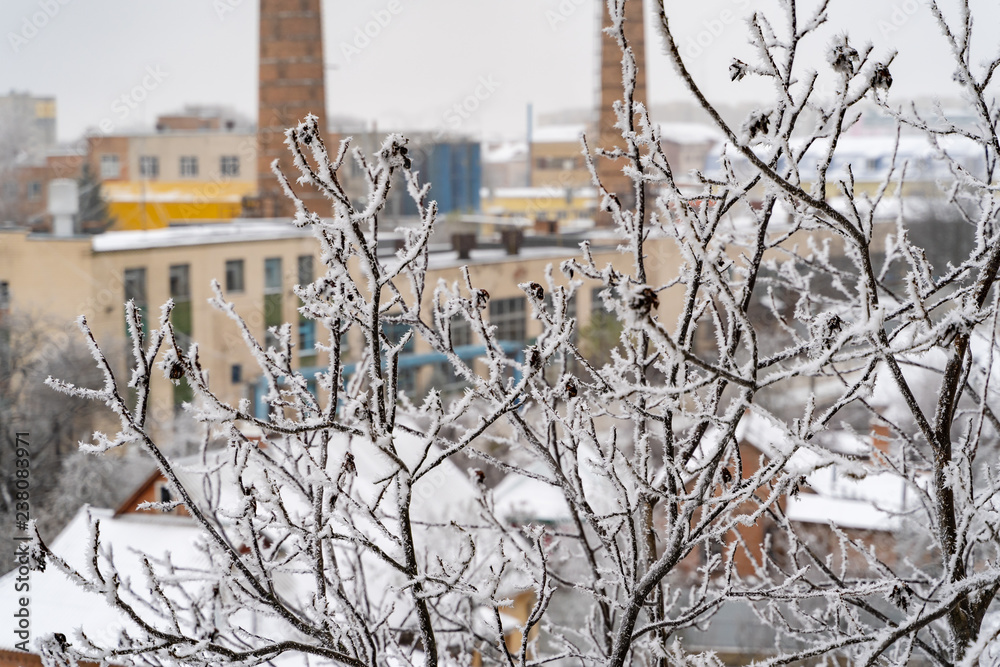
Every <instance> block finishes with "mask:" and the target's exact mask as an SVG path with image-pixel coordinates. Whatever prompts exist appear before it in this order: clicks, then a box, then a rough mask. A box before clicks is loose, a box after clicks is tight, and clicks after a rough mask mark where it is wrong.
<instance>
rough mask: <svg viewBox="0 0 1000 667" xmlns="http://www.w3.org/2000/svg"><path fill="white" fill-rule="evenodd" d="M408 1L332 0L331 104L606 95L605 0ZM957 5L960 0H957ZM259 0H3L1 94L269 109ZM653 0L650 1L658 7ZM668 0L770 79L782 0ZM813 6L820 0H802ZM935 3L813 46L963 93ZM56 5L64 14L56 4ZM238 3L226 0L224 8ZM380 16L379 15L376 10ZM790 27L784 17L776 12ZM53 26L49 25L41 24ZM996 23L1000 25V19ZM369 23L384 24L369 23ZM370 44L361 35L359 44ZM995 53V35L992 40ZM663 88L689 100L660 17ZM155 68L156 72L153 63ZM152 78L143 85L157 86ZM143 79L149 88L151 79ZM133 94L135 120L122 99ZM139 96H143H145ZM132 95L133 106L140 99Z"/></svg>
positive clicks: (418, 110) (724, 57)
mask: <svg viewBox="0 0 1000 667" xmlns="http://www.w3.org/2000/svg"><path fill="white" fill-rule="evenodd" d="M394 2H395V3H398V5H394V6H395V7H398V9H399V11H398V13H396V14H395V15H392V17H391V20H390V21H388V23H387V25H385V26H384V27H382V26H379V30H378V32H377V34H376V36H375V37H373V38H371V39H370V40H369V43H368V44H367V45H365V44H364V42H363V41H355V40H356V39H357V37H358V30H359V29H361V30H364V28H365V24H366V23H367V22H370V21H372V20H373V17H375V16H377V15H378V14H379V13H380V12H381V16H382V18H383V22H385V17H386V16H387V15H389V13H388V11H387V10H388V8H389V7H390V0H326V1H325V2H324V3H323V10H324V12H325V14H324V23H325V25H324V30H325V39H326V60H327V62H328V64H329V67H330V69H329V70H328V71H327V80H326V81H327V106H328V113H329V114H330V115H332V116H353V117H358V118H363V119H366V120H367V121H368V122H369V123H371V122H377V123H378V127H379V128H380V129H389V128H392V129H397V128H400V129H418V128H419V129H429V128H434V127H437V126H440V125H442V124H444V123H445V122H446V121H445V113H446V112H447V111H448V109H449V108H451V107H452V106H453V105H454V104H456V103H459V102H461V101H462V100H463V99H464V98H466V96H468V95H470V94H473V93H475V91H476V89H477V87H479V86H480V82H481V81H489V82H490V83H491V85H490V86H489V87H488V88H486V87H480V88H479V90H480V91H481V93H482V92H483V91H487V90H489V91H490V92H488V93H487V94H485V95H483V97H485V98H486V99H484V100H483V101H482V102H481V104H479V108H478V109H477V110H476V112H475V113H473V114H471V115H470V117H469V118H468V119H467V120H465V121H464V123H463V125H462V127H461V130H463V131H466V132H469V133H471V134H474V135H478V136H482V137H493V136H497V135H504V136H515V135H517V134H518V133H520V132H521V131H522V130H523V127H524V124H525V111H526V106H527V104H528V103H529V102H532V103H533V104H534V108H535V112H536V115H538V114H540V113H547V112H551V111H556V110H561V109H574V108H588V107H592V106H593V105H594V101H595V99H596V90H597V82H596V77H597V52H598V51H597V48H598V47H597V37H596V28H595V26H596V25H597V20H598V12H599V10H600V7H599V6H600V5H602V4H603V3H602V2H598V0H394ZM943 2H944V4H945V5H946V6H947V5H948V3H949V0H943ZM257 4H258V3H257V2H256V1H255V0H166V1H164V0H95V1H88V0H0V33H2V36H3V43H2V44H0V91H3V92H6V91H8V90H11V89H14V90H18V91H30V92H31V93H33V94H38V95H54V96H55V97H56V98H57V104H58V113H59V119H58V128H59V130H58V131H59V137H60V139H63V140H67V139H74V138H77V137H79V136H80V135H81V134H82V133H83V131H84V130H85V129H87V128H88V127H96V126H97V125H98V124H99V123H100V122H101V121H102V120H103V119H105V118H110V119H112V120H113V121H114V122H115V126H116V128H125V127H130V126H136V125H139V126H142V125H145V126H147V127H148V126H150V125H151V124H152V123H153V121H154V120H155V117H156V116H157V115H158V114H160V113H164V112H170V111H175V110H179V109H180V108H181V107H183V105H185V104H227V105H231V106H234V107H235V108H237V109H238V110H239V111H241V112H243V113H244V114H245V115H247V116H248V117H250V118H251V119H253V118H255V116H256V104H257V103H256V99H257V98H256V77H257V71H256V68H257ZM653 4H654V3H653V2H652V1H651V0H647V10H648V11H650V12H652V10H653V6H652V5H653ZM694 4H695V3H692V2H690V1H689V0H684V1H679V0H668V3H667V7H668V11H671V12H676V14H677V18H676V19H675V20H676V22H677V23H676V27H675V30H676V32H677V34H678V36H679V39H680V42H681V47H682V49H683V50H684V52H685V53H686V54H687V55H688V56H689V58H688V59H689V62H690V67H691V69H692V71H693V72H694V73H695V75H696V76H697V77H699V78H700V79H701V80H703V81H705V83H706V89H707V91H708V92H709V94H710V95H712V96H714V97H715V98H716V99H721V100H729V101H739V100H746V99H752V98H754V97H756V96H760V95H761V94H762V93H764V92H766V88H763V87H762V84H761V83H759V82H754V81H751V80H750V79H749V78H748V79H745V80H743V81H741V82H738V83H730V82H729V81H728V78H727V77H726V68H727V64H728V62H729V61H730V59H731V58H732V57H733V56H738V57H742V58H743V59H744V60H748V61H751V60H752V53H751V52H750V51H749V50H748V48H747V47H746V46H744V36H745V34H746V26H745V23H744V22H743V20H742V18H741V17H743V16H745V15H746V14H747V13H748V12H749V11H752V10H753V9H761V10H764V11H767V10H768V9H769V8H773V5H774V0H707V1H703V2H700V3H697V4H698V7H692V6H691V5H694ZM800 4H801V5H802V6H803V7H808V6H811V4H812V3H810V2H802V3H800ZM924 4H925V2H924V0H919V2H918V0H832V2H831V5H832V8H831V11H830V27H829V29H828V31H827V32H825V33H824V37H823V38H822V39H820V40H817V41H816V42H815V43H814V48H815V51H814V54H815V55H816V64H817V65H818V66H822V64H823V63H822V59H820V58H819V55H821V54H822V53H823V52H824V51H825V47H826V43H825V41H824V40H826V39H829V37H830V36H831V35H832V34H833V32H834V31H835V30H839V31H847V32H849V34H850V36H851V39H852V42H856V43H858V44H859V45H860V44H861V43H863V42H866V41H870V42H872V43H873V45H874V47H875V52H876V54H878V55H882V56H884V54H886V53H887V52H889V51H891V50H893V49H896V50H898V51H899V52H900V55H899V56H898V57H897V60H896V62H895V63H894V64H893V68H892V72H893V76H894V78H895V81H896V83H895V85H894V86H893V88H892V91H891V92H892V95H893V96H894V97H895V98H896V99H898V100H899V101H900V102H902V101H904V99H905V97H906V96H912V95H945V96H950V95H951V94H952V93H953V92H954V91H953V89H952V88H951V85H952V84H951V83H950V80H951V73H952V71H953V70H954V67H953V66H951V65H950V64H949V63H948V60H947V58H946V57H945V54H944V51H943V44H944V40H943V37H942V36H941V33H940V31H939V30H938V29H937V27H936V26H935V25H934V23H933V22H932V20H931V19H930V17H929V15H928V13H927V10H926V8H925V7H924ZM977 4H978V5H979V7H978V8H977V9H978V11H979V14H977V19H978V25H980V26H982V27H984V28H987V29H990V28H991V27H993V28H995V26H997V25H998V24H1000V7H998V5H1000V3H997V2H996V1H995V0H980V1H979V2H978V3H977ZM46 7H47V8H48V9H47V13H48V14H53V15H52V16H51V17H50V16H48V15H47V14H46ZM224 10H225V11H224ZM373 13H374V14H373ZM775 25H776V27H778V28H779V29H780V27H781V23H780V22H779V21H778V20H777V19H776V20H775ZM37 26H40V27H37ZM988 31H989V32H992V33H994V35H993V37H991V38H995V35H996V32H997V31H996V30H995V29H990V30H988ZM370 32H375V31H374V29H372V28H370ZM359 46H361V47H363V48H358V47H359ZM981 47H982V49H983V53H987V52H988V53H990V54H992V53H993V52H995V50H996V48H997V47H996V43H995V42H992V43H989V44H987V43H985V42H983V43H982V44H981ZM647 52H648V57H649V87H650V91H649V92H650V97H651V101H652V102H653V103H654V104H655V103H657V102H666V101H672V100H680V99H685V98H686V96H687V93H686V91H684V90H683V89H682V87H681V86H680V85H679V83H678V80H677V79H676V77H675V76H674V75H673V70H672V67H671V66H670V64H669V63H668V62H667V60H666V58H665V57H664V56H663V55H662V46H661V39H660V37H659V31H658V30H656V29H655V26H654V25H653V21H652V15H650V17H649V19H648V20H647ZM154 74H155V76H154ZM144 84H145V87H143V86H144ZM137 87H138V89H137ZM123 95H125V96H130V97H131V98H132V99H131V100H127V101H131V102H132V104H130V105H129V113H128V116H127V117H126V118H124V119H122V118H121V116H122V114H121V108H122V106H121V104H118V105H117V106H114V107H113V105H115V103H116V100H120V98H121V97H122V96H123ZM137 98H142V99H141V100H139V99H137ZM132 107H134V108H132Z"/></svg>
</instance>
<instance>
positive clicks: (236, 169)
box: [219, 155, 240, 176]
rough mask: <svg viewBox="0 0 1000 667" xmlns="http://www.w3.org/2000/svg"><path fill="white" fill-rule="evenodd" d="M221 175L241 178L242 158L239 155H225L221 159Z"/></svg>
mask: <svg viewBox="0 0 1000 667" xmlns="http://www.w3.org/2000/svg"><path fill="white" fill-rule="evenodd" d="M219 173H220V174H221V175H222V176H239V175H240V156H239V155H223V156H222V157H221V158H220V159H219Z"/></svg>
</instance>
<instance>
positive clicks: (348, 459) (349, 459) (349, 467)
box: [344, 452, 358, 475]
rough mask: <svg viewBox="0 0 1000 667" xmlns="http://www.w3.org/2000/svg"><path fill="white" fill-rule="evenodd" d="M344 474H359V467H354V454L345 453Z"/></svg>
mask: <svg viewBox="0 0 1000 667" xmlns="http://www.w3.org/2000/svg"><path fill="white" fill-rule="evenodd" d="M344 472H346V473H348V474H349V475H353V474H355V473H356V472H358V467H357V466H356V465H354V454H351V453H350V452H344Z"/></svg>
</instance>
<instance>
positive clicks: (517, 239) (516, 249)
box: [500, 229, 524, 255]
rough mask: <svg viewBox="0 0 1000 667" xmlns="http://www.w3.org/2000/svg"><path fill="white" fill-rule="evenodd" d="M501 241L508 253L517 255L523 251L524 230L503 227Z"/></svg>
mask: <svg viewBox="0 0 1000 667" xmlns="http://www.w3.org/2000/svg"><path fill="white" fill-rule="evenodd" d="M500 242H501V243H502V244H503V247H504V250H506V251H507V254H508V255H517V254H519V253H520V252H521V244H522V243H524V232H522V231H521V230H520V229H503V230H501V231H500Z"/></svg>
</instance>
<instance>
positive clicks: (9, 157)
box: [0, 91, 56, 164]
mask: <svg viewBox="0 0 1000 667" xmlns="http://www.w3.org/2000/svg"><path fill="white" fill-rule="evenodd" d="M0 142H2V144H0V146H2V149H3V151H4V153H3V154H2V156H0V160H2V161H4V162H7V161H13V162H17V163H22V164H23V163H33V162H38V161H41V160H44V159H45V155H46V153H47V152H48V151H49V149H51V148H54V147H55V145H56V98H54V97H38V96H35V95H31V94H30V93H26V92H25V93H18V92H14V91H11V92H10V94H8V95H0Z"/></svg>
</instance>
